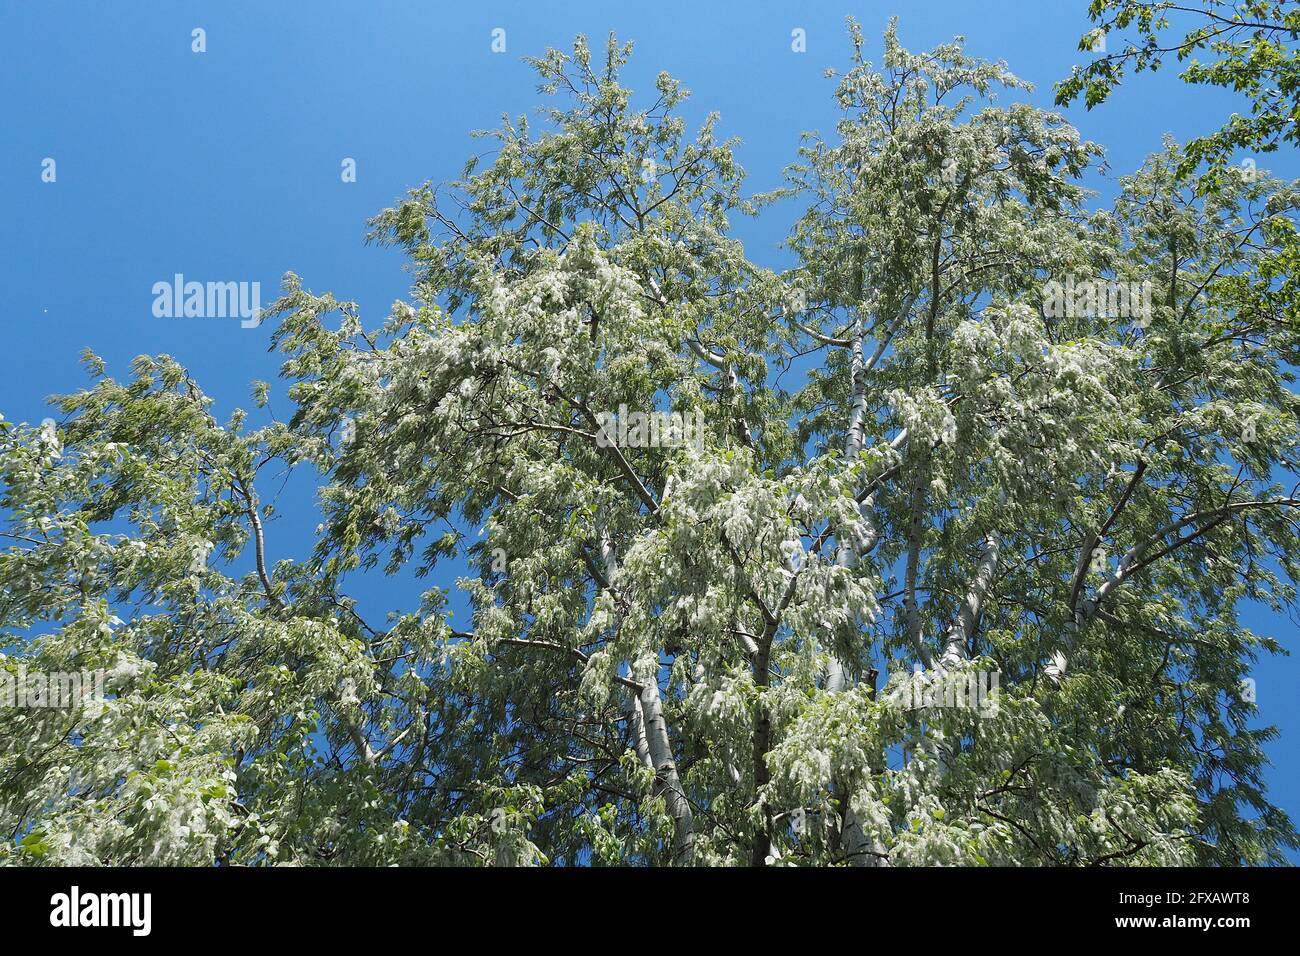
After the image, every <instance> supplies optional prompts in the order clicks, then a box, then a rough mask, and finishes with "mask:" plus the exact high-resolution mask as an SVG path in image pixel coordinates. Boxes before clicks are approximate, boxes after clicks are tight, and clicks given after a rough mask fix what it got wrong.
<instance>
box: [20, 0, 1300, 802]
mask: <svg viewBox="0 0 1300 956" xmlns="http://www.w3.org/2000/svg"><path fill="white" fill-rule="evenodd" d="M1086 6H1087V3H1086V0H979V2H974V0H893V2H882V0H869V2H847V0H832V2H824V0H812V2H804V3H794V2H786V3H779V2H772V0H708V2H701V0H693V2H689V3H688V2H681V0H659V2H657V3H653V4H651V3H628V2H615V0H569V2H560V0H509V2H507V0H484V2H469V0H465V2H447V0H403V2H399V0H365V2H358V0H349V2H343V0H311V2H308V0H294V2H290V0H281V2H253V0H206V2H198V0H114V2H102V0H41V2H24V0H0V143H2V144H3V145H2V147H0V284H2V285H3V288H4V289H5V292H6V295H5V301H6V302H7V305H6V306H5V309H4V312H5V314H4V322H5V324H6V330H5V335H4V337H3V343H4V344H3V353H0V356H2V357H0V370H2V371H3V373H4V374H3V375H0V411H3V412H4V413H5V415H6V417H7V418H8V419H9V420H11V421H21V420H29V421H39V420H40V419H42V418H44V417H45V416H46V415H47V414H49V412H48V411H47V409H46V407H45V405H44V404H43V400H44V398H45V397H46V396H48V395H50V394H53V393H56V392H63V391H71V390H74V389H76V388H78V387H80V386H81V385H82V384H83V383H84V382H85V376H84V372H83V371H82V369H81V368H80V366H79V365H78V362H77V356H78V353H79V352H80V350H81V349H82V348H83V347H85V346H90V347H91V348H93V349H94V350H95V351H96V352H98V353H99V354H100V355H101V356H103V357H104V358H105V359H107V361H108V363H109V370H110V372H111V373H112V374H115V375H117V376H119V377H125V376H126V375H127V374H128V371H127V367H126V366H127V363H128V362H129V360H130V359H131V358H132V357H133V356H135V355H137V354H140V353H160V352H167V353H171V354H173V355H175V356H176V357H177V358H178V359H179V360H180V361H182V362H183V363H184V364H186V365H187V366H188V367H189V368H190V370H191V371H192V373H193V374H194V376H195V377H196V378H197V380H198V381H199V382H200V383H201V385H202V386H203V387H204V389H205V390H206V391H207V392H208V393H209V394H210V395H213V396H215V397H216V398H217V400H218V401H217V413H218V415H220V416H224V415H225V414H228V412H229V411H230V409H231V408H232V407H234V406H235V405H244V406H247V405H248V404H249V402H248V385H249V383H250V382H251V381H252V380H254V379H265V380H273V379H274V378H275V375H276V370H277V366H278V363H277V362H276V360H275V356H274V355H271V354H268V352H267V351H266V346H267V343H268V340H269V337H270V330H269V329H268V328H266V327H263V328H260V329H251V330H250V329H242V328H240V326H239V323H238V321H236V320H230V319H188V320H186V319H159V318H155V317H154V316H153V314H152V303H153V296H152V293H151V288H152V286H153V284H154V283H155V282H158V281H170V279H171V277H172V275H173V274H175V273H177V272H180V273H184V274H185V275H186V276H187V277H189V278H194V279H199V280H205V281H206V280H221V281H225V280H231V281H260V282H261V284H262V288H263V301H264V303H265V302H269V301H270V300H271V299H273V298H274V297H275V293H276V290H277V289H278V284H279V279H280V276H281V275H282V274H283V273H284V272H286V271H288V270H292V271H294V272H297V273H298V274H299V275H300V276H302V277H303V280H304V283H305V284H306V285H307V287H308V288H311V289H313V290H314V291H317V292H323V291H326V290H329V291H332V292H334V293H335V294H336V295H338V296H339V297H340V298H346V299H353V300H356V301H358V302H359V303H360V304H361V307H362V315H363V318H365V317H369V319H370V320H371V321H372V322H378V321H380V320H381V319H382V318H383V316H384V315H385V314H386V313H387V308H388V306H389V304H390V303H391V302H392V301H393V300H394V299H396V298H398V297H400V296H403V295H404V294H405V292H406V289H407V279H406V276H405V274H404V273H403V272H402V271H401V269H400V266H401V259H400V257H399V256H398V255H397V254H396V253H395V252H393V251H392V250H384V249H379V248H375V247H366V246H364V245H363V243H362V237H363V233H364V230H365V220H366V218H367V217H369V216H371V215H373V214H374V213H376V212H377V211H379V210H380V209H381V208H383V207H385V206H387V205H390V204H391V203H392V201H393V200H394V199H396V198H397V197H399V196H400V195H401V194H402V193H403V192H404V191H405V190H406V189H407V188H408V187H410V186H414V185H417V184H419V183H421V182H423V181H424V180H426V179H432V180H434V181H440V180H448V179H452V178H454V177H455V176H456V175H457V174H458V173H459V171H460V167H461V165H462V163H463V162H464V160H465V158H466V157H467V156H468V155H469V154H470V153H471V152H473V151H474V150H475V146H474V144H473V143H472V142H471V141H470V139H469V137H468V135H467V134H468V132H469V131H470V130H471V129H478V128H487V127H492V126H495V125H496V124H497V121H498V119H499V117H500V115H501V114H502V112H508V113H510V114H512V115H514V114H518V113H521V112H525V111H528V110H530V109H532V108H533V107H534V106H535V105H536V104H537V101H538V97H537V95H536V93H535V91H534V83H533V80H532V76H531V73H530V71H529V69H528V68H527V66H526V65H525V64H523V63H522V62H521V60H520V58H521V57H523V56H527V55H535V54H540V53H541V52H542V51H543V50H545V49H546V48H547V47H548V46H559V47H567V46H568V45H569V44H571V42H572V40H573V37H574V35H575V34H577V33H580V32H583V33H586V34H587V35H588V36H589V37H591V38H592V40H593V46H594V45H596V43H597V42H599V41H603V38H604V37H605V35H606V34H608V32H609V31H610V30H614V31H616V32H617V33H618V35H619V36H620V38H627V39H632V40H634V41H635V42H636V52H635V55H634V58H633V62H632V64H631V66H630V67H629V71H628V73H627V74H626V77H627V79H628V80H629V82H630V85H632V86H633V87H634V88H636V89H644V88H648V86H649V81H650V80H651V78H653V76H654V75H655V74H656V73H657V72H658V71H659V70H661V69H667V70H668V71H669V72H671V73H673V74H675V75H676V76H678V77H680V78H681V79H682V80H683V81H684V82H685V84H686V85H687V86H688V87H689V88H690V89H691V90H692V91H693V92H694V96H693V98H692V100H691V102H690V105H689V109H688V113H689V114H690V116H691V117H692V118H699V117H700V116H702V115H703V114H704V113H705V112H707V111H710V110H718V111H719V112H721V114H722V127H721V128H722V130H723V132H724V133H726V134H729V135H736V136H739V137H741V138H742V139H743V141H744V142H743V145H742V147H741V149H740V158H741V161H742V162H743V163H744V165H745V166H746V168H747V169H748V170H749V172H750V176H751V185H752V186H753V188H754V189H755V190H760V189H767V188H771V187H773V186H775V185H777V184H778V183H779V182H780V173H781V169H782V167H783V166H784V165H785V164H787V163H788V162H790V161H791V160H792V159H793V158H794V151H795V148H796V145H797V138H798V134H799V133H800V132H801V131H802V130H806V129H815V128H820V129H823V130H826V129H829V127H830V126H831V125H832V123H833V122H834V116H835V113H834V104H833V102H832V100H831V96H830V93H831V90H832V86H833V81H831V80H828V79H826V78H825V77H824V76H823V71H824V70H825V69H826V68H827V67H835V68H837V69H840V70H843V68H844V67H845V65H846V63H847V61H848V54H849V50H850V46H849V43H848V39H847V35H846V33H845V30H844V18H845V16H846V15H850V14H851V15H853V16H855V17H857V19H858V20H859V21H860V22H861V23H862V25H863V29H864V31H865V33H866V34H867V37H868V41H869V46H868V50H869V56H871V57H872V58H873V59H878V58H879V52H880V41H879V37H880V34H881V32H882V31H883V29H884V26H885V23H886V21H887V19H888V17H889V15H890V14H891V13H894V12H896V13H898V14H899V17H900V33H901V37H902V41H903V43H904V44H905V45H906V46H908V47H909V48H912V49H923V48H926V47H929V46H931V45H933V44H935V43H937V42H941V41H946V40H949V39H951V38H952V36H953V35H955V34H962V35H964V36H965V37H966V38H967V40H968V49H969V50H971V51H972V52H974V53H977V54H979V55H982V56H986V57H990V58H995V59H997V58H1000V59H1005V60H1006V61H1007V62H1008V63H1009V65H1010V66H1011V68H1012V69H1013V70H1014V71H1015V72H1017V73H1018V74H1020V75H1021V76H1023V77H1025V78H1026V79H1029V80H1031V81H1033V82H1034V83H1035V85H1036V86H1037V88H1038V89H1037V91H1036V93H1035V94H1034V95H1033V97H1032V99H1034V100H1035V101H1037V102H1038V103H1040V104H1042V105H1048V104H1050V100H1051V85H1052V83H1053V81H1055V80H1058V79H1060V78H1061V77H1063V76H1064V75H1065V74H1066V73H1068V71H1069V67H1070V65H1071V64H1073V63H1076V62H1079V61H1080V58H1081V57H1082V56H1084V54H1080V53H1079V52H1078V51H1077V49H1076V45H1077V42H1078V37H1079V35H1080V34H1081V33H1082V32H1083V31H1084V30H1085V29H1086V26H1087V23H1086V18H1085V14H1084V10H1085V8H1086ZM196 27H201V28H203V29H204V30H206V34H207V52H206V53H202V54H196V53H194V52H192V51H191V31H192V30H193V29H194V28H196ZM497 27H500V28H502V29H504V30H505V31H506V46H507V49H506V52H505V53H504V54H494V53H493V52H492V50H491V33H492V30H493V29H494V28H497ZM796 27H801V28H803V29H804V30H805V31H806V33H807V52H806V53H803V54H797V53H793V52H791V49H790V33H791V30H792V29H794V28H796ZM1234 108H1240V104H1239V103H1236V102H1235V101H1234V100H1233V98H1232V97H1231V96H1229V95H1228V94H1225V93H1221V92H1217V91H1207V90H1204V89H1200V88H1189V87H1186V86H1184V85H1183V84H1181V83H1179V82H1178V81H1177V80H1176V78H1175V76H1174V75H1173V73H1172V72H1166V73H1162V74H1159V75H1156V76H1149V75H1147V76H1143V77H1138V78H1134V79H1132V80H1130V81H1129V82H1128V83H1127V84H1126V86H1125V87H1124V89H1123V90H1122V91H1121V93H1120V94H1119V95H1118V96H1117V97H1116V98H1115V99H1114V100H1113V101H1112V102H1110V103H1107V104H1105V105H1104V106H1103V107H1101V108H1099V109H1097V110H1095V111H1093V112H1092V113H1086V112H1084V111H1083V110H1082V109H1073V110H1069V111H1067V113H1068V115H1069V117H1070V119H1071V120H1072V121H1073V122H1074V123H1075V124H1076V125H1077V126H1078V127H1079V128H1080V129H1081V130H1082V132H1083V134H1084V135H1085V136H1086V137H1088V138H1090V139H1094V140H1097V141H1099V142H1101V143H1103V144H1104V145H1106V147H1107V149H1108V159H1109V162H1110V165H1111V167H1112V169H1113V173H1112V177H1111V178H1110V179H1099V180H1097V181H1095V182H1094V183H1093V184H1092V185H1093V186H1094V187H1095V188H1097V189H1098V190H1099V192H1100V193H1101V196H1100V197H1099V201H1107V200H1108V199H1109V196H1110V194H1111V193H1112V191H1113V189H1114V176H1116V175H1121V174H1125V173H1127V172H1130V171H1132V170H1133V169H1135V168H1136V167H1137V166H1138V165H1139V163H1140V162H1141V160H1142V158H1143V157H1144V156H1145V155H1146V154H1147V153H1149V152H1152V151H1153V150H1155V149H1157V148H1158V147H1159V145H1160V140H1161V136H1162V135H1163V134H1164V133H1166V132H1169V133H1172V134H1173V135H1174V136H1175V137H1176V138H1178V139H1179V140H1186V139H1188V138H1190V137H1192V136H1194V135H1197V134H1200V133H1204V132H1207V131H1209V130H1210V129H1212V128H1215V127H1216V126H1217V125H1218V123H1219V122H1220V121H1221V119H1222V117H1223V116H1225V115H1226V114H1227V113H1229V112H1231V111H1232V110H1233V109H1234ZM46 157H50V158H53V159H54V160H55V161H56V163H57V177H58V178H57V181H56V182H55V183H43V182H42V181H41V164H42V161H43V160H44V159H45V158H46ZM345 157H351V158H353V159H355V160H356V166H357V182H355V183H344V182H342V181H341V179H340V170H341V166H340V164H341V162H342V161H343V159H344V158H345ZM1260 165H1261V166H1266V167H1268V168H1271V169H1272V170H1274V171H1275V172H1277V173H1279V174H1282V175H1286V176H1291V177H1295V176H1297V175H1300V163H1297V157H1296V155H1295V153H1294V151H1290V152H1284V153H1280V154H1274V155H1273V156H1271V157H1267V158H1264V159H1261V160H1260ZM790 215H791V211H790V209H789V208H780V207H778V208H777V209H776V210H774V211H773V212H772V214H771V215H768V216H765V217H764V218H763V219H762V220H761V221H759V222H758V223H747V224H743V225H742V231H741V234H742V236H743V237H744V239H745V241H746V245H747V248H748V249H749V253H750V256H751V257H752V258H754V259H755V260H757V261H759V262H763V263H767V264H770V265H778V264H781V263H782V262H783V261H784V257H783V256H782V255H781V254H780V253H779V251H778V249H777V245H778V243H779V242H780V240H781V238H782V237H783V236H784V235H785V233H786V230H787V228H788V226H789V221H790ZM286 408H287V406H285V405H284V404H283V403H279V410H280V411H284V410H285V409H286ZM310 495H311V484H310V482H307V481H301V482H298V481H295V482H294V483H292V484H291V485H290V486H289V487H288V488H287V489H285V491H284V492H282V493H281V495H280V497H279V501H278V504H279V507H280V508H281V509H282V510H281V516H280V517H279V518H278V519H277V520H276V521H275V522H274V524H273V526H272V528H271V529H270V531H269V533H270V535H271V536H272V537H271V547H272V551H273V553H272V555H271V556H272V558H273V559H279V558H283V557H290V556H296V557H299V558H301V557H302V556H304V555H305V554H306V553H307V551H308V549H309V547H310V541H311V532H312V528H313V527H314V525H315V522H316V518H315V516H314V513H313V512H312V509H311V505H310ZM354 583H355V582H354ZM439 583H442V584H444V585H448V586H449V585H451V583H452V582H451V580H450V579H448V580H446V581H443V582H439ZM358 590H359V592H360V593H359V594H358V597H360V598H362V599H363V600H364V602H365V604H366V605H367V606H369V607H370V608H371V609H372V610H376V609H388V608H394V607H404V608H409V607H411V605H412V599H411V595H412V594H413V593H414V592H413V591H412V590H411V585H410V584H409V582H406V581H396V582H394V581H384V580H382V579H380V578H379V577H378V576H375V577H373V578H372V579H368V580H366V581H365V582H361V584H360V587H359V589H358ZM1249 620H1250V623H1251V624H1252V626H1254V627H1256V629H1258V630H1261V631H1263V632H1266V633H1271V634H1273V635H1274V636H1276V637H1278V638H1279V639H1280V640H1281V641H1282V643H1283V644H1284V645H1286V646H1288V647H1290V648H1292V649H1295V648H1296V647H1297V645H1298V644H1300V641H1298V640H1297V631H1298V630H1300V629H1298V628H1297V625H1296V624H1295V623H1294V622H1292V621H1289V620H1287V619H1285V618H1276V617H1272V616H1269V615H1266V614H1264V613H1253V612H1252V614H1251V615H1250V616H1249ZM1255 677H1256V679H1257V681H1258V694H1259V705H1260V710H1261V715H1262V720H1263V721H1264V722H1267V723H1275V724H1277V725H1279V726H1280V727H1281V728H1282V730H1283V740H1282V741H1281V742H1279V743H1277V744H1274V745H1273V746H1272V747H1271V748H1270V753H1271V755H1272V758H1273V760H1274V763H1275V765H1276V766H1275V768H1274V769H1273V771H1272V772H1271V774H1270V781H1271V789H1272V793H1273V796H1274V799H1275V801H1276V802H1277V803H1279V804H1280V805H1281V806H1283V807H1284V808H1286V809H1288V810H1289V811H1291V813H1292V814H1293V815H1294V816H1297V817H1300V695H1298V694H1297V693H1296V689H1297V684H1298V679H1300V659H1295V658H1292V659H1285V658H1284V659H1279V660H1273V661H1269V662H1266V664H1265V665H1264V666H1263V667H1261V668H1259V670H1258V672H1257V673H1256V675H1255Z"/></svg>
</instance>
